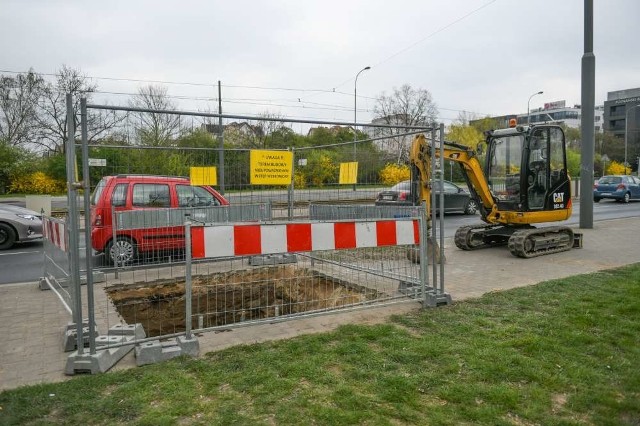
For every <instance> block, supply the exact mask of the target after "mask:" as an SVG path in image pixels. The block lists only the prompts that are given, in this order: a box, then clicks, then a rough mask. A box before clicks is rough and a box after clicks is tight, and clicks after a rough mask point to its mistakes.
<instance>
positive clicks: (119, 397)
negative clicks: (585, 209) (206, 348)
mask: <svg viewBox="0 0 640 426" xmlns="http://www.w3.org/2000/svg"><path fill="white" fill-rule="evenodd" d="M61 368H62V366H61ZM0 424H43V425H44V424H144V425H162V424H180V425H183V424H185V425H186V424H251V425H254V424H267V425H269V424H296V425H297V424H326V425H335V424H372V425H378V424H379V425H396V424H428V425H439V424H443V425H460V424H487V425H537V424H539V425H573V424H576V425H581V424H584V425H625V424H628V425H638V424H640V264H635V265H631V266H629V267H625V268H620V269H616V270H610V271H604V272H600V273H595V274H589V275H582V276H576V277H571V278H567V279H562V280H554V281H549V282H545V283H542V284H539V285H536V286H530V287H524V288H518V289H514V290H510V291H505V292H500V293H491V294H487V295H485V296H483V297H481V298H479V299H474V300H469V301H465V302H460V303H456V304H454V305H453V306H449V307H441V308H437V309H430V310H425V311H422V312H420V313H417V314H415V315H409V316H399V317H395V318H393V319H392V321H390V322H389V323H386V324H383V325H376V326H358V325H350V326H345V327H341V328H339V329H338V330H337V331H335V332H331V333H325V334H318V335H310V336H302V337H298V338H295V339H291V340H286V341H279V342H274V343H266V344H256V345H250V346H240V347H235V348H231V349H227V350H224V351H221V352H215V353H210V354H207V355H205V356H203V357H202V358H199V359H195V360H194V359H186V358H180V359H176V360H173V361H170V362H166V363H162V364H158V365H152V366H146V367H141V368H137V369H132V370H127V371H119V372H113V373H107V374H101V375H95V376H80V377H76V378H73V379H72V380H69V381H66V382H63V383H56V384H45V385H37V386H29V387H24V388H20V389H15V390H10V391H5V392H3V393H1V394H0Z"/></svg>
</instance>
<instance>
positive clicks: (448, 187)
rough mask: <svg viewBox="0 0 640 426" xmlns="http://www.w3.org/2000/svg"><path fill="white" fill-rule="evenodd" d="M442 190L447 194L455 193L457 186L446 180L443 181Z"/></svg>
mask: <svg viewBox="0 0 640 426" xmlns="http://www.w3.org/2000/svg"><path fill="white" fill-rule="evenodd" d="M444 192H446V193H449V194H455V193H457V192H458V187H457V186H455V185H452V184H450V183H448V182H444Z"/></svg>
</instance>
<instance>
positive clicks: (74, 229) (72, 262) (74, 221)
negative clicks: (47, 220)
mask: <svg viewBox="0 0 640 426" xmlns="http://www.w3.org/2000/svg"><path fill="white" fill-rule="evenodd" d="M75 119H76V117H75V113H74V111H73V96H72V95H71V93H67V141H66V145H65V149H66V167H67V202H68V204H69V215H68V218H69V220H68V226H67V235H68V236H69V279H70V287H71V288H72V289H73V292H74V294H73V299H74V301H73V302H74V303H73V306H74V309H73V311H74V312H73V319H74V321H75V323H76V333H77V345H78V354H79V355H82V354H83V351H84V335H83V330H82V295H81V293H80V256H79V253H78V251H79V244H78V228H79V227H78V204H77V202H76V176H75V171H76V148H75V133H76V128H75Z"/></svg>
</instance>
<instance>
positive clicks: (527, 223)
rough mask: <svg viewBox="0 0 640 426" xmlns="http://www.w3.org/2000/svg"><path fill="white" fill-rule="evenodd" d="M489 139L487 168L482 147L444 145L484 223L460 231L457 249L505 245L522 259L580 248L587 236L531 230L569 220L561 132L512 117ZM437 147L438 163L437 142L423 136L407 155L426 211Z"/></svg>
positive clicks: (557, 228) (562, 229)
mask: <svg viewBox="0 0 640 426" xmlns="http://www.w3.org/2000/svg"><path fill="white" fill-rule="evenodd" d="M485 135H486V157H485V166H484V170H483V168H482V166H481V163H480V159H479V156H480V155H482V151H481V150H480V149H476V150H474V149H472V148H470V147H467V146H465V145H462V144H459V143H455V142H443V144H444V154H443V158H444V159H446V160H450V161H453V162H455V163H457V164H459V165H460V167H461V169H462V171H463V175H464V177H465V179H466V182H467V186H468V188H469V191H470V193H471V196H472V197H473V198H475V199H476V201H478V205H479V212H480V215H481V218H482V220H483V221H484V222H485V223H482V224H478V225H472V226H463V227H461V228H459V229H458V230H457V231H456V234H455V244H456V246H457V247H458V248H460V249H462V250H474V249H479V248H483V247H490V246H497V245H505V244H507V245H508V247H509V251H510V252H511V254H513V255H514V256H517V257H522V258H530V257H537V256H541V255H547V254H552V253H558V252H562V251H567V250H570V249H571V248H572V247H574V246H575V247H579V246H581V237H582V235H581V234H578V233H574V231H573V230H572V229H571V228H569V227H567V226H541V227H535V226H533V224H540V223H548V222H560V221H564V220H567V219H568V218H569V217H570V216H571V180H570V178H569V174H568V173H567V159H566V153H565V137H564V132H563V130H562V128H561V127H559V126H558V125H553V124H543V125H532V126H520V125H516V123H515V120H512V122H511V123H510V127H509V128H508V129H500V130H491V131H488V132H485ZM480 146H481V144H479V147H480ZM432 150H434V151H435V158H440V156H441V150H440V146H439V144H438V143H437V142H436V144H434V143H432V142H429V141H428V140H427V139H426V138H425V136H424V135H418V136H416V138H415V139H414V141H413V144H412V147H411V153H410V162H411V169H412V181H413V185H412V186H413V188H414V190H415V198H414V199H415V201H424V202H425V203H426V206H427V214H430V212H431V205H430V203H431V179H430V176H431V167H432V165H431V159H432Z"/></svg>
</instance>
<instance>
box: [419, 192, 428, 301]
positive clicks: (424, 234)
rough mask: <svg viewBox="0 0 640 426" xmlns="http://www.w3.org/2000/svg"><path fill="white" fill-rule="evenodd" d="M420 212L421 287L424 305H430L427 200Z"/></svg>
mask: <svg viewBox="0 0 640 426" xmlns="http://www.w3.org/2000/svg"><path fill="white" fill-rule="evenodd" d="M421 207H422V208H421V209H420V213H419V216H418V221H419V222H418V224H419V228H420V245H419V249H420V287H421V290H422V307H423V308H426V307H427V306H429V302H428V295H427V288H428V284H429V266H428V263H429V253H428V252H427V245H428V238H429V230H428V229H427V228H428V227H427V220H428V216H427V202H426V201H423V202H422V204H421Z"/></svg>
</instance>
